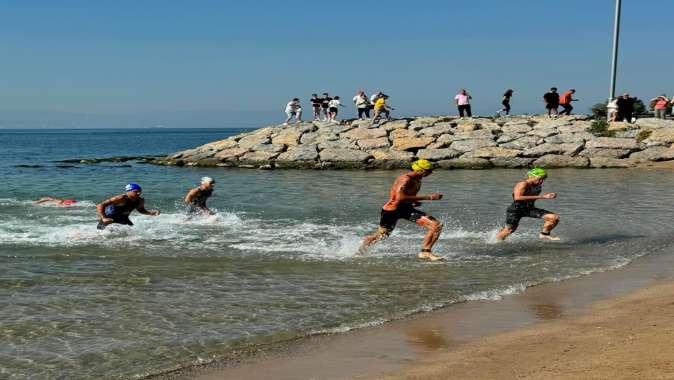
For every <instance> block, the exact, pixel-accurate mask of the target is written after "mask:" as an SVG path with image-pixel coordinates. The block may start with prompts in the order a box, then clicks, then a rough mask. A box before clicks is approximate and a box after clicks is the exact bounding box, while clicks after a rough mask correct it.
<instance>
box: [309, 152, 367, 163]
mask: <svg viewBox="0 0 674 380" xmlns="http://www.w3.org/2000/svg"><path fill="white" fill-rule="evenodd" d="M319 157H320V159H321V161H332V162H364V161H366V160H367V159H368V158H371V157H372V155H371V154H370V153H367V152H363V151H362V150H355V149H323V150H322V151H321V153H320V155H319Z"/></svg>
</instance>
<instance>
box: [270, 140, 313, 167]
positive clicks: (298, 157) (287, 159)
mask: <svg viewBox="0 0 674 380" xmlns="http://www.w3.org/2000/svg"><path fill="white" fill-rule="evenodd" d="M317 158H318V151H317V150H316V145H313V144H308V145H299V146H295V147H292V148H288V150H287V151H285V152H283V153H281V154H280V155H279V156H278V158H277V159H276V161H277V162H282V163H293V162H302V161H316V159H317Z"/></svg>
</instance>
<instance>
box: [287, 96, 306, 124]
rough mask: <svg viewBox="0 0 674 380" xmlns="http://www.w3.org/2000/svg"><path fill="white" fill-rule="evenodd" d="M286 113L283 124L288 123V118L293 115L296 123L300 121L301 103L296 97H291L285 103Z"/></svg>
mask: <svg viewBox="0 0 674 380" xmlns="http://www.w3.org/2000/svg"><path fill="white" fill-rule="evenodd" d="M286 115H288V117H286V121H285V123H283V125H288V123H289V122H290V119H292V118H293V117H295V122H297V123H299V122H301V121H302V105H301V104H300V100H299V99H298V98H293V100H291V101H289V102H288V104H287V105H286Z"/></svg>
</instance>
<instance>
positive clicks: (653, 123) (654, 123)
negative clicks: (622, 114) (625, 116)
mask: <svg viewBox="0 0 674 380" xmlns="http://www.w3.org/2000/svg"><path fill="white" fill-rule="evenodd" d="M635 124H636V126H637V127H639V128H641V129H661V128H674V120H667V119H657V118H647V119H637V121H636V122H635Z"/></svg>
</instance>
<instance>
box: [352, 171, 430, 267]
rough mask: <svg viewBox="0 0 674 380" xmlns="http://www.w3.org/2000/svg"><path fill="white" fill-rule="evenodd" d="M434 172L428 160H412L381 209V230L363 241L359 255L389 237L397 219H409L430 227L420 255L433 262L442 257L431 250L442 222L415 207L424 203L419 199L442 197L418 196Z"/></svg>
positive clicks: (427, 227) (426, 199)
mask: <svg viewBox="0 0 674 380" xmlns="http://www.w3.org/2000/svg"><path fill="white" fill-rule="evenodd" d="M432 173H433V164H431V163H430V162H429V161H428V160H417V161H415V162H413V163H412V171H410V172H409V173H407V174H403V175H401V176H399V177H398V178H396V180H395V182H394V183H393V186H392V187H391V192H390V199H389V200H388V202H386V204H384V207H382V210H381V219H380V221H379V229H378V230H377V232H375V233H374V234H372V235H369V236H367V237H366V238H365V240H364V241H363V244H362V245H361V247H360V249H359V250H358V254H361V255H362V254H364V253H365V251H366V250H367V248H368V247H369V246H370V245H371V244H373V243H374V242H376V241H377V240H379V239H382V238H386V237H388V236H389V235H390V234H391V232H393V229H394V228H395V226H396V223H397V222H398V219H405V220H409V221H410V222H414V223H416V224H418V225H420V226H422V227H424V228H426V229H427V230H428V232H427V233H426V236H424V240H423V243H422V244H421V248H422V249H421V252H419V254H418V255H417V256H418V257H419V258H421V259H428V260H430V261H437V260H442V257H440V256H436V255H434V254H432V253H431V249H432V248H433V244H435V242H436V241H437V240H438V238H439V237H440V232H441V231H442V224H441V223H440V222H439V221H438V220H437V219H435V218H434V217H432V216H430V215H426V213H425V212H423V211H420V210H417V209H416V208H415V207H418V206H421V203H420V201H435V200H440V199H442V194H440V193H433V194H430V195H417V193H418V192H419V189H421V180H422V178H424V177H427V176H429V175H431V174H432Z"/></svg>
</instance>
